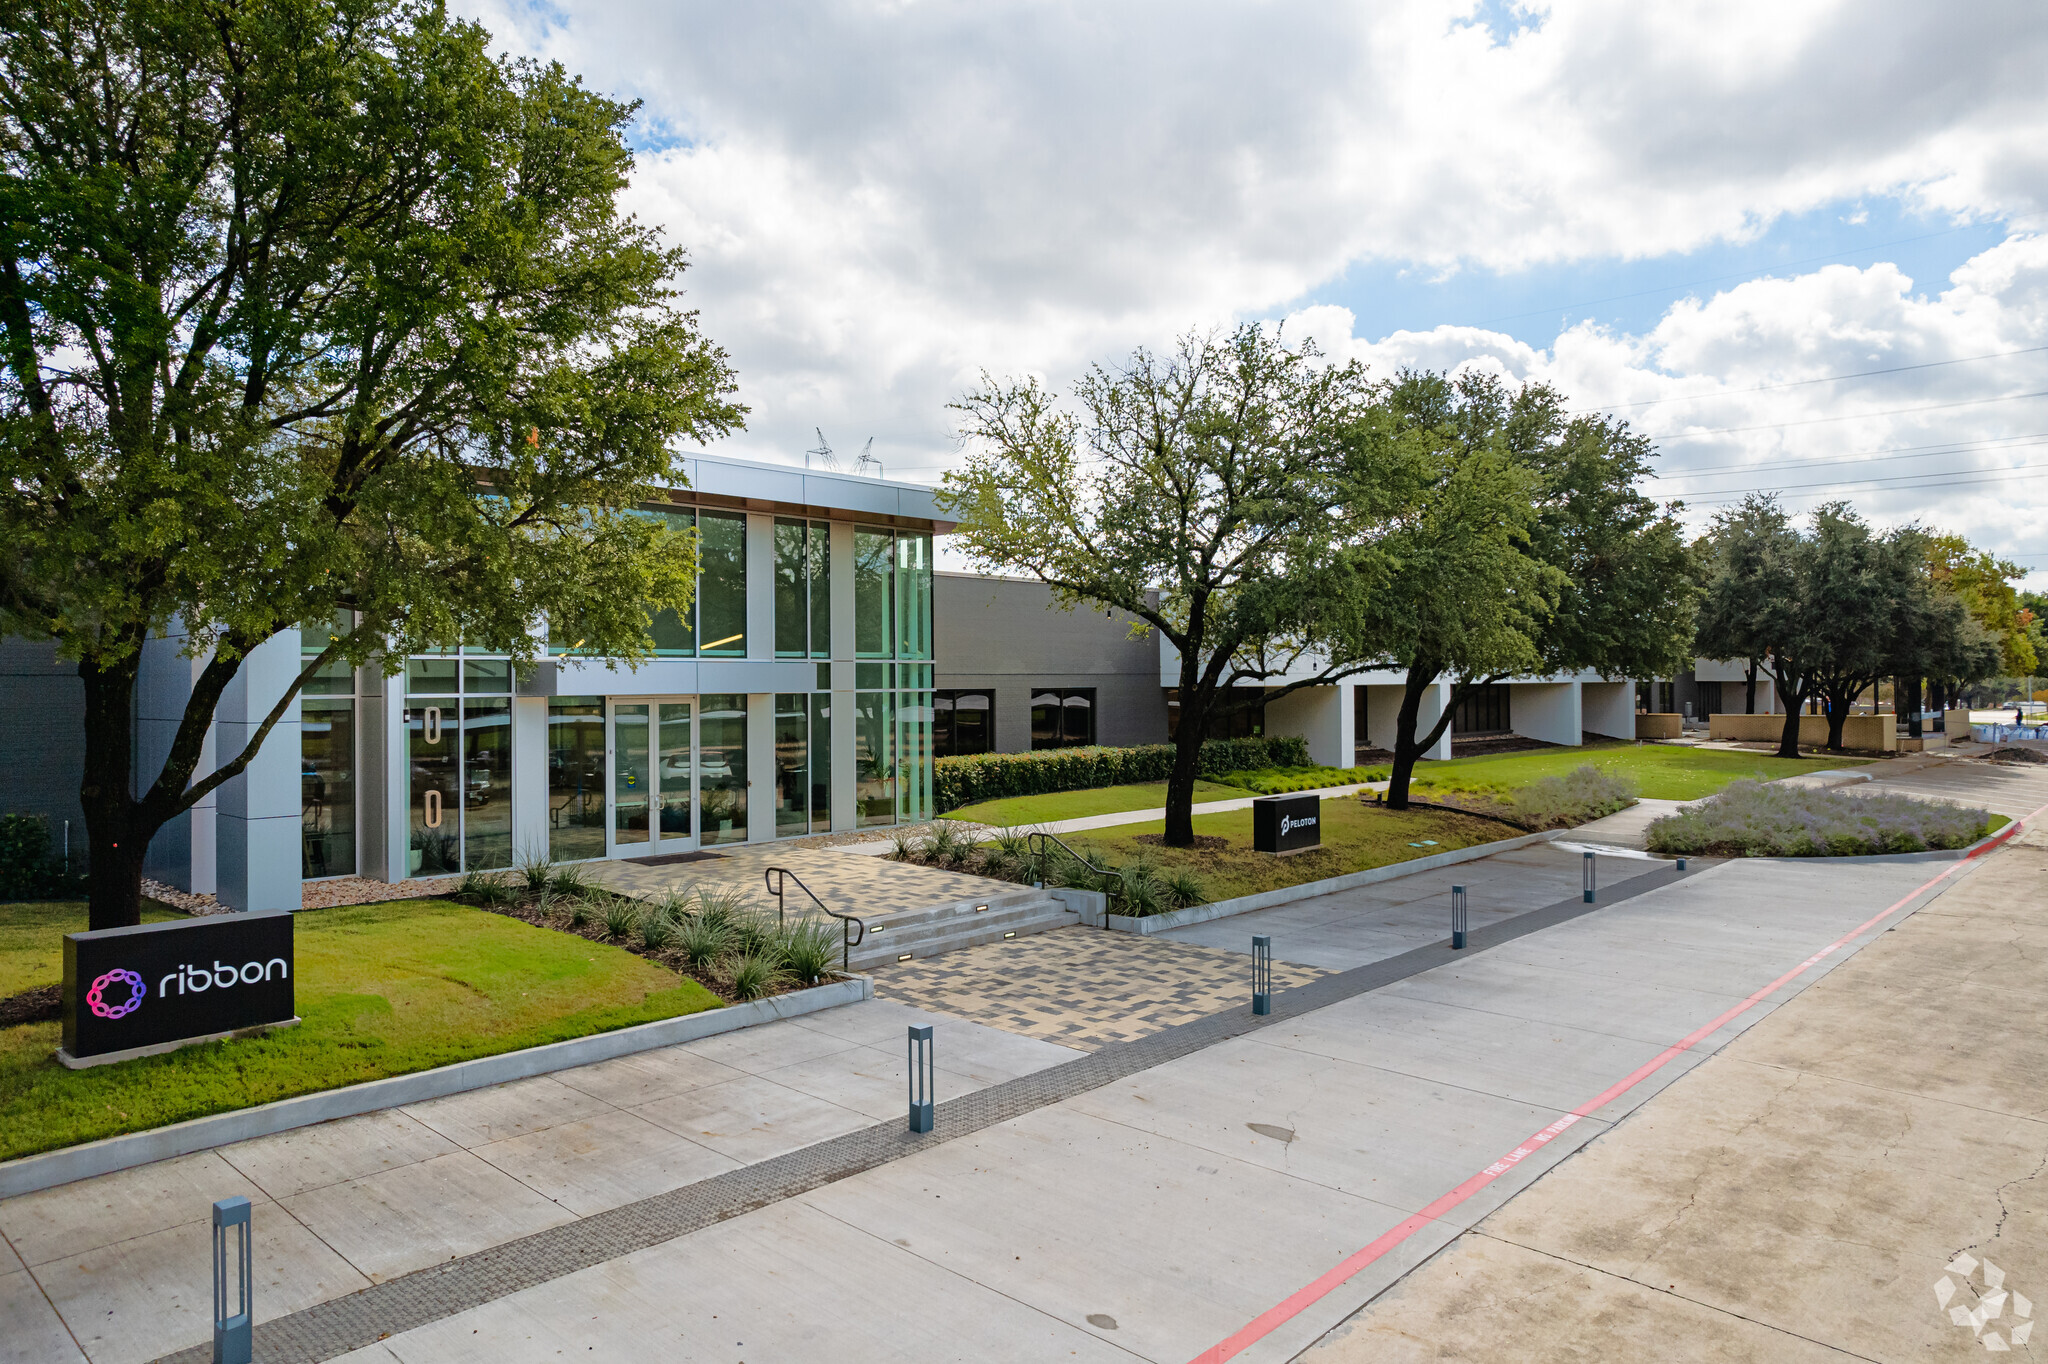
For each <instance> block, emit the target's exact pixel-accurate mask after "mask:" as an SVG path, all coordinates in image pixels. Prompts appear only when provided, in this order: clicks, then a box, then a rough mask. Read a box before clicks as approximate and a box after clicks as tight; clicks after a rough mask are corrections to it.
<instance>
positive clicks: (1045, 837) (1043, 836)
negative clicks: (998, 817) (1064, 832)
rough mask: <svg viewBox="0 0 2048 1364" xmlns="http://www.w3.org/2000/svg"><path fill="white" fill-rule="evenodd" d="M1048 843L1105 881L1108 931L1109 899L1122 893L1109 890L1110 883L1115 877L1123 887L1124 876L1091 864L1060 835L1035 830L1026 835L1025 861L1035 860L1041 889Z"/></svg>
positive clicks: (1104, 923)
mask: <svg viewBox="0 0 2048 1364" xmlns="http://www.w3.org/2000/svg"><path fill="white" fill-rule="evenodd" d="M1048 843H1057V844H1059V845H1060V847H1061V848H1062V849H1063V850H1064V851H1065V852H1066V854H1067V856H1069V857H1071V858H1073V859H1074V860H1075V861H1076V862H1079V863H1080V864H1081V865H1082V866H1084V867H1086V868H1087V869H1088V870H1090V871H1092V872H1094V873H1095V874H1096V875H1097V876H1100V877H1101V878H1102V879H1103V882H1104V884H1103V887H1102V895H1103V905H1102V926H1103V928H1104V929H1105V930H1106V929H1108V927H1109V899H1110V897H1112V896H1115V895H1119V894H1121V893H1122V892H1120V891H1115V890H1111V889H1110V888H1109V885H1108V881H1109V878H1110V877H1112V876H1114V877H1115V878H1116V879H1117V884H1118V885H1122V884H1123V882H1124V874H1123V873H1122V872H1120V871H1112V870H1110V869H1109V868H1108V867H1098V866H1096V865H1095V864H1094V863H1093V862H1090V861H1089V860H1088V859H1087V858H1085V857H1083V856H1081V854H1079V853H1077V852H1075V851H1074V850H1073V849H1072V848H1071V847H1068V846H1067V842H1066V840H1065V839H1063V838H1061V837H1060V836H1059V835H1058V834H1053V833H1047V832H1046V831H1045V830H1043V829H1033V830H1032V831H1031V832H1030V833H1028V834H1026V835H1024V859H1025V861H1026V862H1027V863H1030V862H1033V861H1034V860H1035V862H1036V865H1037V867H1038V876H1037V878H1036V879H1037V881H1038V884H1039V885H1040V886H1041V887H1042V886H1044V885H1045V872H1046V867H1047V865H1048V857H1049V853H1050V850H1049V849H1048V848H1047V847H1046V844H1048ZM1034 846H1035V847H1036V848H1037V851H1036V852H1035V853H1034V852H1033V851H1032V849H1033V847H1034Z"/></svg>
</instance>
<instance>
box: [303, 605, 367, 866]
mask: <svg viewBox="0 0 2048 1364" xmlns="http://www.w3.org/2000/svg"><path fill="white" fill-rule="evenodd" d="M353 624H354V618H353V617H351V616H349V615H348V614H346V613H343V614H342V615H340V616H337V617H336V618H335V620H334V622H333V624H332V625H331V626H326V627H323V626H320V625H312V626H307V627H304V628H302V630H301V631H300V635H299V644H300V655H299V656H300V660H301V662H300V666H301V667H304V666H305V664H307V663H310V662H312V661H313V659H314V658H316V657H317V656H318V655H319V653H320V651H321V650H322V649H325V648H326V647H327V646H328V645H329V644H330V643H332V642H333V641H334V640H335V639H336V638H338V637H339V636H340V635H341V634H343V633H345V632H347V631H348V630H349V629H351V628H353ZM355 690H356V675H355V670H354V669H353V668H351V667H349V665H348V664H347V663H346V662H334V663H329V664H327V665H326V666H325V667H323V668H321V669H320V670H319V671H318V672H316V673H314V674H313V675H312V676H311V677H309V678H307V679H306V684H305V686H304V687H302V688H301V689H300V692H299V823H300V827H301V838H300V845H299V875H301V876H303V877H307V878H313V877H320V876H352V875H354V874H355V871H356V702H355Z"/></svg>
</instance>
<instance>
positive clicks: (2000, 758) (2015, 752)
mask: <svg viewBox="0 0 2048 1364" xmlns="http://www.w3.org/2000/svg"><path fill="white" fill-rule="evenodd" d="M1983 758H1984V761H1986V762H1994V763H2003V764H2006V765H2008V766H2011V765H2014V764H2018V763H2048V753H2043V752H2041V750H2039V749H2038V748H1994V749H1992V750H1991V751H1990V752H1989V753H1986V754H1984V755H1983Z"/></svg>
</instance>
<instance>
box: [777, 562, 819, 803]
mask: <svg viewBox="0 0 2048 1364" xmlns="http://www.w3.org/2000/svg"><path fill="white" fill-rule="evenodd" d="M778 529H779V527H778ZM810 699H811V698H810V696H809V695H808V694H806V693H803V692H778V693H776V696H775V836H776V837H777V838H790V837H793V836H795V835H797V834H804V833H809V832H810V828H811V818H810V808H809V807H810V799H811V774H810V767H811V732H810V731H811V707H810Z"/></svg>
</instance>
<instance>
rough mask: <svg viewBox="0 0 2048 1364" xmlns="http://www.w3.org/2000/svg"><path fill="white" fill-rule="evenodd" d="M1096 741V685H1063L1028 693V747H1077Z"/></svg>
mask: <svg viewBox="0 0 2048 1364" xmlns="http://www.w3.org/2000/svg"><path fill="white" fill-rule="evenodd" d="M1094 742H1095V688H1093V687H1065V688H1057V689H1051V688H1048V689H1044V690H1035V691H1033V692H1032V693H1031V746H1032V747H1033V748H1078V747H1082V746H1084V745H1087V744H1092V743H1094Z"/></svg>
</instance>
